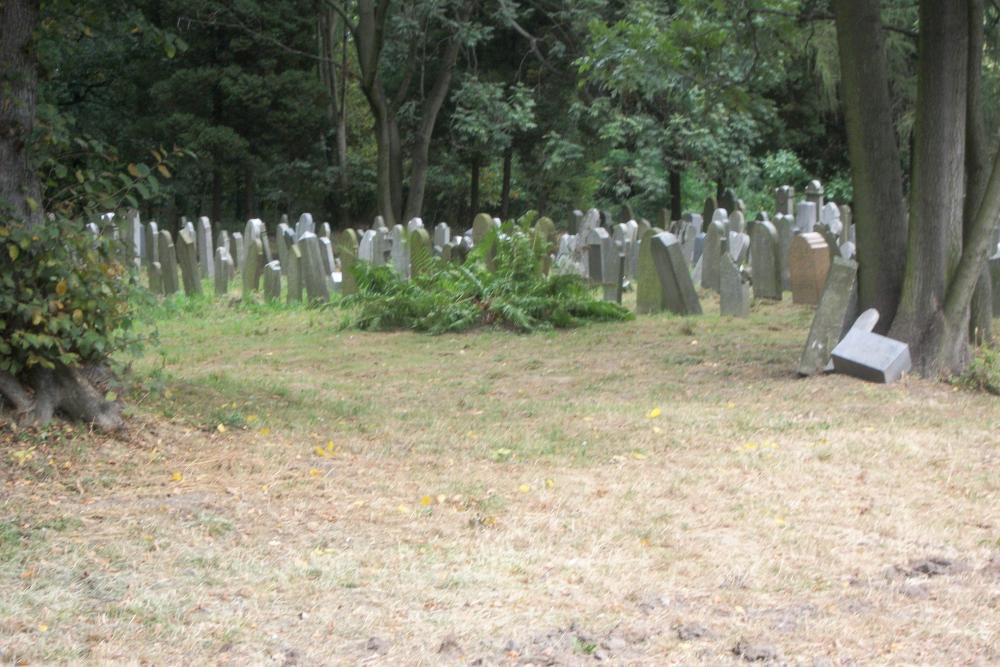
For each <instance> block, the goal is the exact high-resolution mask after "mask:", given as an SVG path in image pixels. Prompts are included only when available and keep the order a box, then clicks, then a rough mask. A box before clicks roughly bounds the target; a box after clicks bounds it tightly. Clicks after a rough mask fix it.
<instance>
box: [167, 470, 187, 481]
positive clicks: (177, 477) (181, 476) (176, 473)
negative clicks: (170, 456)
mask: <svg viewBox="0 0 1000 667" xmlns="http://www.w3.org/2000/svg"><path fill="white" fill-rule="evenodd" d="M170 481H171V482H182V481H184V474H183V473H181V472H180V471H179V470H175V471H174V473H173V474H172V475H170Z"/></svg>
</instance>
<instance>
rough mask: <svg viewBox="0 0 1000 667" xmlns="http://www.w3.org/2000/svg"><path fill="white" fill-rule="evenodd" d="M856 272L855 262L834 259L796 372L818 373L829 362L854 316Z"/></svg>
mask: <svg viewBox="0 0 1000 667" xmlns="http://www.w3.org/2000/svg"><path fill="white" fill-rule="evenodd" d="M857 275H858V265H857V263H856V262H853V261H851V260H848V259H843V258H840V257H838V258H836V259H834V261H833V265H832V266H831V267H830V271H829V273H828V274H827V277H826V285H825V286H824V287H823V294H822V296H821V297H820V300H819V305H818V306H817V308H816V314H815V315H814V316H813V321H812V326H811V327H810V328H809V337H808V338H807V339H806V346H805V349H804V350H802V358H801V359H800V360H799V368H798V372H799V375H814V374H815V373H819V372H821V371H822V370H823V369H824V368H826V365H827V364H828V363H829V362H830V354H831V352H832V351H833V348H834V347H835V346H836V345H837V341H839V340H840V337H841V336H842V335H843V333H844V328H845V326H846V325H847V323H848V322H849V321H850V320H851V318H852V316H853V313H852V312H851V310H852V307H851V304H852V295H853V294H854V291H855V288H856V283H857Z"/></svg>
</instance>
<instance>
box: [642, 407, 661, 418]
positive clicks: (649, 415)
mask: <svg viewBox="0 0 1000 667" xmlns="http://www.w3.org/2000/svg"><path fill="white" fill-rule="evenodd" d="M662 414H663V411H661V410H660V409H659V408H653V409H652V410H650V411H649V412H647V413H646V419H656V418H657V417H659V416H660V415H662Z"/></svg>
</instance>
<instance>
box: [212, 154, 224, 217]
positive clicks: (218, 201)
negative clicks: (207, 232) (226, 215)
mask: <svg viewBox="0 0 1000 667" xmlns="http://www.w3.org/2000/svg"><path fill="white" fill-rule="evenodd" d="M211 210H212V212H211V216H212V222H213V223H214V224H216V225H217V224H219V221H220V220H222V166H221V165H219V163H218V162H217V161H216V162H215V164H214V165H213V167H212V208H211Z"/></svg>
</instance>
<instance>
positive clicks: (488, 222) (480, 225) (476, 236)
mask: <svg viewBox="0 0 1000 667" xmlns="http://www.w3.org/2000/svg"><path fill="white" fill-rule="evenodd" d="M492 229H493V218H491V217H490V216H489V215H487V214H486V213H479V214H477V215H476V217H475V218H473V220H472V243H473V244H475V245H479V244H480V243H482V241H483V239H484V238H486V235H487V234H489V233H490V231H491V230H492Z"/></svg>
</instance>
